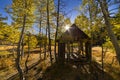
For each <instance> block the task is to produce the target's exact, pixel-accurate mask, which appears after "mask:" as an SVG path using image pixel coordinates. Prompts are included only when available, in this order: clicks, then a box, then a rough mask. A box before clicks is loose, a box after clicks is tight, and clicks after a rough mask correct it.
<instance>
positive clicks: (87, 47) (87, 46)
mask: <svg viewBox="0 0 120 80" xmlns="http://www.w3.org/2000/svg"><path fill="white" fill-rule="evenodd" d="M85 53H86V58H87V60H88V61H91V58H92V55H91V44H90V43H89V42H86V43H85Z"/></svg>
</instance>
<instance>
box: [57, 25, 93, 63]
mask: <svg viewBox="0 0 120 80" xmlns="http://www.w3.org/2000/svg"><path fill="white" fill-rule="evenodd" d="M77 50H78V51H77ZM71 55H72V57H78V56H79V57H83V58H84V59H85V61H90V60H91V40H90V38H89V37H88V35H87V34H85V33H84V32H83V31H82V30H80V29H79V28H78V26H76V25H75V24H73V25H72V26H70V28H69V29H68V30H66V31H65V32H64V33H63V34H62V35H61V37H60V38H59V39H58V61H59V62H61V63H64V62H65V61H66V58H67V61H70V59H71ZM76 55H77V56H76ZM66 56H67V57H66ZM75 60H77V61H82V59H80V58H78V59H77V58H76V59H75Z"/></svg>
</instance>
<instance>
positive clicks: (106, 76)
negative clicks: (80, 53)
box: [0, 47, 120, 80]
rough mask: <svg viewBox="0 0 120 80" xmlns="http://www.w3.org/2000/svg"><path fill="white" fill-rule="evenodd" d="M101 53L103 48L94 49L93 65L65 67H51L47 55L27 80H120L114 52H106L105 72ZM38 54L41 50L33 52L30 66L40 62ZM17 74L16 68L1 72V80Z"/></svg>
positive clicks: (68, 64) (77, 64)
mask: <svg viewBox="0 0 120 80" xmlns="http://www.w3.org/2000/svg"><path fill="white" fill-rule="evenodd" d="M101 52H102V49H101V47H93V48H92V62H91V64H90V63H81V62H77V63H73V62H72V63H65V65H63V66H61V65H58V64H56V63H54V64H53V65H52V66H51V64H50V60H49V55H47V59H46V60H43V61H41V62H40V63H39V64H37V65H36V66H34V67H33V68H32V69H30V70H29V71H28V74H27V75H25V77H26V80H119V79H120V66H119V64H118V62H117V60H116V57H115V56H116V55H115V53H114V51H111V50H109V49H105V50H104V52H105V54H104V71H102V68H101ZM38 53H39V49H35V50H33V51H32V54H31V55H30V60H31V61H30V62H29V65H30V64H33V63H35V62H37V61H38V60H39V54H38ZM52 53H53V52H52ZM15 72H17V71H16V69H15V68H14V69H13V68H12V69H9V70H8V69H7V70H0V80H7V78H8V77H9V76H12V75H13V74H15ZM9 80H10V79H9ZM12 80H18V79H12Z"/></svg>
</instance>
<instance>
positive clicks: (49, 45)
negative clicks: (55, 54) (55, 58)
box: [47, 0, 52, 64]
mask: <svg viewBox="0 0 120 80" xmlns="http://www.w3.org/2000/svg"><path fill="white" fill-rule="evenodd" d="M47 27H48V41H49V43H48V49H49V54H50V62H51V64H52V53H51V39H50V22H49V0H47Z"/></svg>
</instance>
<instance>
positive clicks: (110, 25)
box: [98, 0, 120, 64]
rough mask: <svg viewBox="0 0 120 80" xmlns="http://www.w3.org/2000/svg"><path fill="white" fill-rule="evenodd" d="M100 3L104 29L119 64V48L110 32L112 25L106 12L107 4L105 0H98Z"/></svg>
mask: <svg viewBox="0 0 120 80" xmlns="http://www.w3.org/2000/svg"><path fill="white" fill-rule="evenodd" d="M98 1H99V3H100V7H101V10H102V13H103V18H104V20H105V25H106V29H107V32H108V36H109V37H110V39H111V42H112V44H113V46H114V48H115V51H116V55H117V60H118V62H119V64H120V46H119V44H118V41H117V38H116V36H115V35H114V33H113V31H112V27H113V25H112V24H111V23H110V19H109V11H108V4H107V1H106V0H98Z"/></svg>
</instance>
